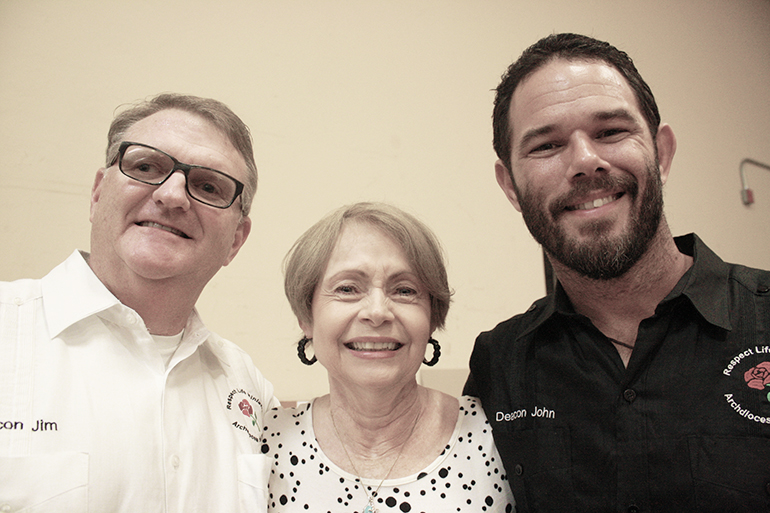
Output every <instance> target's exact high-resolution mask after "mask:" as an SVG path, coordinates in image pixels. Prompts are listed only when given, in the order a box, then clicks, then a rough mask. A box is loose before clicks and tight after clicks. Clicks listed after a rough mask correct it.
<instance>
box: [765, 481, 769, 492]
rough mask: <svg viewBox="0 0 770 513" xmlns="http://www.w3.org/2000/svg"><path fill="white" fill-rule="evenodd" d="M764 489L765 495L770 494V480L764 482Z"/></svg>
mask: <svg viewBox="0 0 770 513" xmlns="http://www.w3.org/2000/svg"><path fill="white" fill-rule="evenodd" d="M765 491H766V492H767V495H770V481H768V482H767V483H765Z"/></svg>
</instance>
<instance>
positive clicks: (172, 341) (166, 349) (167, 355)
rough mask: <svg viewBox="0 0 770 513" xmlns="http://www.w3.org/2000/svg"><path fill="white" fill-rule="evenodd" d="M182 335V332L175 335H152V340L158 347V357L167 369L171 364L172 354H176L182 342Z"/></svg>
mask: <svg viewBox="0 0 770 513" xmlns="http://www.w3.org/2000/svg"><path fill="white" fill-rule="evenodd" d="M183 335H184V330H182V331H180V332H179V333H177V334H176V335H152V339H153V340H154V341H155V343H156V344H157V345H158V351H160V356H161V358H163V363H164V364H165V365H166V368H167V369H168V364H169V363H171V358H173V357H174V353H176V350H177V348H178V347H179V343H180V342H182V336H183Z"/></svg>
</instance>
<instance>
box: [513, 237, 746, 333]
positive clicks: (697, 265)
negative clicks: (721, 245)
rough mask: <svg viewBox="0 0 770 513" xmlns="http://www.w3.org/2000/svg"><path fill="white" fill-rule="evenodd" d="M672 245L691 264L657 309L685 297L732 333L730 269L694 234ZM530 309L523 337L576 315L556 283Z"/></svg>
mask: <svg viewBox="0 0 770 513" xmlns="http://www.w3.org/2000/svg"><path fill="white" fill-rule="evenodd" d="M674 242H675V243H676V246H677V248H678V249H679V251H680V252H682V253H684V254H685V255H688V256H691V257H692V258H693V264H692V266H691V267H690V268H689V269H688V270H687V272H686V273H685V274H684V275H683V276H682V277H681V278H680V279H679V282H678V283H677V284H676V286H675V287H674V288H673V290H672V291H671V292H669V294H668V295H667V296H666V298H665V299H664V300H663V301H662V302H661V303H660V305H658V308H660V307H661V306H664V305H667V304H671V303H672V302H675V301H677V300H678V299H679V298H681V297H685V298H687V299H688V300H689V301H690V303H691V304H692V305H693V306H694V307H695V309H696V310H697V311H698V313H700V315H701V317H703V319H705V320H706V322H708V323H710V324H713V325H714V326H717V327H719V328H722V329H725V330H728V331H729V330H731V329H732V326H731V324H730V314H729V310H728V306H729V298H728V290H729V289H728V277H729V266H728V265H727V264H726V263H725V262H724V261H723V260H722V259H721V258H719V257H718V256H717V255H716V253H714V252H713V251H711V249H709V247H708V246H706V244H704V243H703V241H702V240H701V239H700V237H698V236H697V235H695V234H694V233H690V234H688V235H683V236H681V237H675V238H674ZM533 310H536V312H535V313H534V317H533V318H532V321H531V322H530V323H529V328H528V329H526V330H524V331H523V332H522V333H521V335H522V336H523V335H525V334H526V333H529V332H531V331H533V330H535V329H537V328H538V327H539V326H540V325H542V324H543V323H544V322H546V321H547V320H548V319H550V318H551V317H553V316H554V315H557V314H559V315H565V316H575V315H577V314H576V313H575V309H574V308H573V306H572V302H571V301H570V299H569V296H567V293H566V292H565V291H564V288H563V287H562V285H561V283H560V282H558V281H557V283H556V288H555V290H554V293H553V294H551V295H549V296H546V297H544V298H542V299H540V300H538V301H536V302H535V303H533V304H532V306H531V307H530V308H529V311H530V312H531V311H533Z"/></svg>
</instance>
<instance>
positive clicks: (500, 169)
mask: <svg viewBox="0 0 770 513" xmlns="http://www.w3.org/2000/svg"><path fill="white" fill-rule="evenodd" d="M495 176H496V177H497V184H498V185H499V186H500V188H501V189H502V190H503V192H504V193H505V196H506V197H507V198H508V201H510V202H511V205H513V208H515V209H516V210H518V211H519V212H521V206H519V197H518V195H517V194H516V189H515V188H514V187H513V178H511V171H510V170H509V169H508V168H507V167H505V164H504V163H503V161H502V160H500V159H498V160H497V162H495Z"/></svg>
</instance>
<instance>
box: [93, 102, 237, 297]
mask: <svg viewBox="0 0 770 513" xmlns="http://www.w3.org/2000/svg"><path fill="white" fill-rule="evenodd" d="M124 138H125V140H128V141H132V142H138V143H143V144H147V145H150V146H153V147H155V148H158V149H160V150H162V151H164V152H166V153H168V154H169V155H172V156H174V157H175V158H176V159H178V160H179V161H181V162H184V163H186V164H193V165H199V166H205V167H210V168H213V169H217V170H219V171H222V172H224V173H227V174H229V175H230V176H232V177H233V178H235V179H237V180H241V181H244V180H245V174H246V172H245V169H246V165H245V162H244V160H243V158H242V157H241V155H240V154H239V153H238V152H237V151H236V149H235V148H234V147H233V145H232V144H231V143H230V142H229V141H228V140H227V138H226V137H225V136H224V135H223V134H222V133H221V132H219V131H218V130H216V129H215V128H214V127H213V126H211V125H210V124H209V123H208V122H207V121H205V120H204V119H203V118H201V117H199V116H197V115H195V114H192V113H189V112H185V111H181V110H175V109H169V110H162V111H160V112H157V113H155V114H153V115H151V116H148V117H146V118H144V119H142V120H140V121H138V122H137V123H136V124H134V125H133V126H131V128H129V129H128V131H127V132H126V134H125V137H124ZM91 224H92V227H91V257H90V259H89V263H90V265H91V267H92V268H93V269H94V272H95V273H96V275H97V276H98V277H99V278H100V279H101V280H102V282H104V283H105V285H107V287H108V288H109V289H110V290H112V291H113V293H116V295H119V290H120V288H121V286H123V284H128V283H134V282H135V281H136V280H173V279H179V280H181V281H182V282H184V283H186V284H187V285H188V286H189V287H191V288H193V289H195V288H197V289H199V290H202V289H203V287H204V286H205V284H206V283H207V282H208V281H209V280H210V279H211V277H212V276H214V274H216V272H217V271H218V270H219V269H220V268H221V267H222V266H223V265H227V264H228V263H229V262H230V261H231V260H232V259H233V258H234V257H235V255H236V254H237V252H238V250H239V249H240V247H241V245H242V244H243V243H244V242H245V240H246V238H247V237H248V234H249V229H250V226H251V222H250V220H249V219H248V217H242V216H241V213H240V199H238V200H236V202H235V203H234V204H233V205H232V206H231V207H230V208H227V209H218V208H214V207H211V206H208V205H204V204H202V203H200V202H198V201H195V200H192V199H191V198H190V197H189V196H188V195H187V192H186V190H185V177H184V174H183V173H181V172H175V173H174V174H173V175H172V176H171V177H169V178H168V180H166V182H164V183H163V184H162V185H160V186H154V185H148V184H144V183H141V182H138V181H136V180H133V179H131V178H129V177H127V176H125V175H123V174H122V173H121V172H120V170H119V169H118V164H117V163H115V164H114V165H112V166H110V167H109V168H107V169H100V170H99V171H98V172H97V175H96V180H95V181H94V186H93V190H92V193H91Z"/></svg>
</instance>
